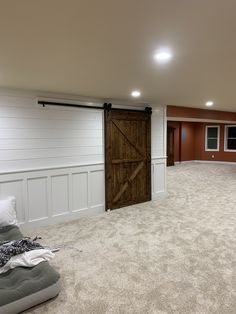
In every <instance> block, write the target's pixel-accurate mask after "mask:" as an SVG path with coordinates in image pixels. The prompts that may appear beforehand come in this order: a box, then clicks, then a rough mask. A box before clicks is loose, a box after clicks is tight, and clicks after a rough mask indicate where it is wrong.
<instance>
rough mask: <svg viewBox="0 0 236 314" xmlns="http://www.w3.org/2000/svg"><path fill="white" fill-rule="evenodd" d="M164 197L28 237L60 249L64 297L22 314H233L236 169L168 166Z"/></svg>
mask: <svg viewBox="0 0 236 314" xmlns="http://www.w3.org/2000/svg"><path fill="white" fill-rule="evenodd" d="M168 191H169V195H168V197H167V198H166V199H163V200H159V201H155V202H148V203H145V204H139V205H136V206H131V207H127V208H122V209H119V210H115V211H113V212H110V213H104V214H102V215H99V216H96V217H88V218H83V219H80V220H77V221H73V222H69V223H64V224H59V225H55V226H50V227H44V228H40V229H39V230H33V231H32V232H31V233H29V235H41V236H42V237H43V239H42V240H41V243H43V244H45V245H46V244H47V245H52V246H60V247H61V250H60V252H58V253H56V257H55V259H54V260H53V261H52V262H51V263H52V265H54V266H55V268H56V269H57V270H58V271H59V272H60V274H61V281H62V291H61V293H60V295H59V296H58V297H57V298H56V299H54V300H53V301H51V302H47V303H45V304H43V305H41V306H39V307H37V308H34V309H33V310H31V311H28V312H30V313H31V312H32V313H37V314H41V313H57V314H58V313H63V314H67V313H68V314H69V313H70V314H71V313H81V314H92V313H94V314H105V313H106V314H111V313H114V314H118V313H124V314H126V313H127V314H131V313H132V314H139V313H140V314H145V313H148V314H154V313H157V314H164V313H166V314H170V313H176V314H191V313H199V314H200V313H201V314H207V313H217V314H235V313H236V165H222V164H217V165H215V164H200V163H199V164H197V163H191V164H182V165H178V166H175V167H170V168H168ZM28 312H27V313H28Z"/></svg>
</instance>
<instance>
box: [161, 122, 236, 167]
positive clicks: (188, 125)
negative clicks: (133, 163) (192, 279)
mask: <svg viewBox="0 0 236 314" xmlns="http://www.w3.org/2000/svg"><path fill="white" fill-rule="evenodd" d="M167 125H168V126H172V127H174V128H175V161H188V160H207V161H209V160H211V161H213V160H215V161H228V162H236V152H224V130H225V124H220V123H201V122H179V121H168V123H167ZM207 125H219V126H220V150H219V152H217V151H210V152H209V151H205V128H206V126H207ZM181 129H182V135H181V139H182V141H181V143H180V130H181Z"/></svg>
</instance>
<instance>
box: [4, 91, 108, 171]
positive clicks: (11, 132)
mask: <svg viewBox="0 0 236 314" xmlns="http://www.w3.org/2000/svg"><path fill="white" fill-rule="evenodd" d="M0 149H1V156H0V172H3V171H13V170H25V169H35V168H45V167H56V166H68V165H78V164H90V163H101V162H103V161H104V152H103V113H102V111H99V110H97V111H95V110H91V109H77V108H71V107H68V108H65V107H50V106H48V107H42V105H39V104H38V103H37V99H36V98H23V97H21V98H19V97H9V96H8V97H6V96H5V97H4V96H2V97H0Z"/></svg>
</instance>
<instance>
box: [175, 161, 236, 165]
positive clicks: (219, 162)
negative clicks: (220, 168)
mask: <svg viewBox="0 0 236 314" xmlns="http://www.w3.org/2000/svg"><path fill="white" fill-rule="evenodd" d="M193 162H194V163H201V164H204V163H205V164H209V163H214V164H225V165H236V162H234V161H218V160H186V161H175V165H179V164H189V163H193Z"/></svg>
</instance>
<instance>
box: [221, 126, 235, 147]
mask: <svg viewBox="0 0 236 314" xmlns="http://www.w3.org/2000/svg"><path fill="white" fill-rule="evenodd" d="M230 127H234V128H236V125H225V134H224V151H225V152H228V153H235V152H236V149H227V140H228V136H227V134H228V128H230Z"/></svg>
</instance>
